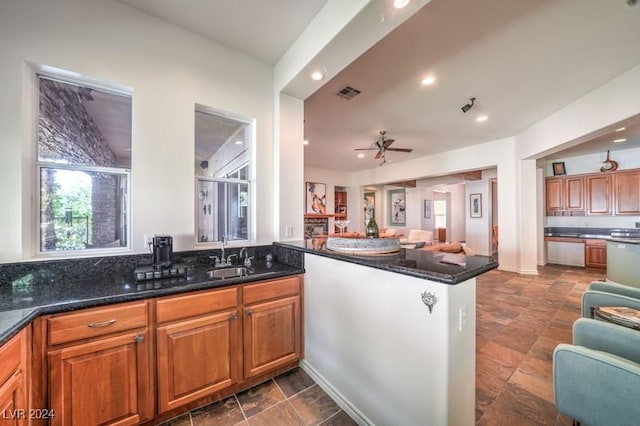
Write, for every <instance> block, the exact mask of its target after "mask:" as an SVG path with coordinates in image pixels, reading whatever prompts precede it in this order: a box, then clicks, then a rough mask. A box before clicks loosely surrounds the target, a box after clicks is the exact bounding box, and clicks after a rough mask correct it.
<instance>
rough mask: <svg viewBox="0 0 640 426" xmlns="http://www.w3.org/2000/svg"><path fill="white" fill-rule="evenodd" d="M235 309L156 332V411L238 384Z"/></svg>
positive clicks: (236, 316) (174, 406)
mask: <svg viewBox="0 0 640 426" xmlns="http://www.w3.org/2000/svg"><path fill="white" fill-rule="evenodd" d="M240 342H241V340H240V327H239V320H238V313H237V311H236V310H230V311H224V312H219V313H215V314H210V315H205V316H202V317H198V318H194V319H189V320H184V321H179V322H176V323H172V324H169V325H164V326H161V327H158V329H157V345H158V347H157V369H158V410H159V412H160V413H164V412H167V411H170V410H173V409H175V408H177V407H179V406H181V405H184V404H186V403H188V402H191V401H195V400H197V399H199V398H202V397H205V396H207V395H209V394H212V393H214V392H217V391H220V390H222V389H225V388H228V387H230V386H231V385H233V384H235V383H237V382H238V381H240V379H241V376H242V368H241V367H242V366H241V365H240V363H239V362H238V360H239V356H240V351H241V349H240V344H241V343H240Z"/></svg>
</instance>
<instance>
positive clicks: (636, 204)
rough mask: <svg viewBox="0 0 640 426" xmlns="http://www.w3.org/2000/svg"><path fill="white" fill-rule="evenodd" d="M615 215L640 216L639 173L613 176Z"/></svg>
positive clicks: (629, 172) (630, 172)
mask: <svg viewBox="0 0 640 426" xmlns="http://www.w3.org/2000/svg"><path fill="white" fill-rule="evenodd" d="M614 194H615V214H617V215H640V171H638V170H633V171H628V172H618V173H616V174H615V175H614Z"/></svg>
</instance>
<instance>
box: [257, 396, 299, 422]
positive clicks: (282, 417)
mask: <svg viewBox="0 0 640 426" xmlns="http://www.w3.org/2000/svg"><path fill="white" fill-rule="evenodd" d="M248 420H249V424H250V425H251V426H275V425H277V426H303V425H304V422H303V421H302V419H300V417H298V414H296V411H295V410H294V409H293V407H292V406H291V404H289V401H283V402H281V403H279V404H277V405H275V406H273V407H271V408H269V409H267V410H265V411H262V412H261V413H259V414H256V415H255V416H253V417H250V418H249V419H248Z"/></svg>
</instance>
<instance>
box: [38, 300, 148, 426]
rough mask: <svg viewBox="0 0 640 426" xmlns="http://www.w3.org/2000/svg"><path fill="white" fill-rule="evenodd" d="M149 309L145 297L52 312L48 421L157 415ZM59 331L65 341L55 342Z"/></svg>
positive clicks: (98, 421) (110, 421) (97, 421)
mask: <svg viewBox="0 0 640 426" xmlns="http://www.w3.org/2000/svg"><path fill="white" fill-rule="evenodd" d="M140 312H143V313H144V314H142V317H141V318H142V323H141V322H140V321H141V320H140V315H139V314H140ZM146 312H147V302H134V303H128V304H120V305H115V306H107V307H102V308H94V309H85V310H82V311H78V312H74V313H71V314H62V315H57V316H52V317H49V318H48V321H47V324H48V329H47V334H48V336H49V342H50V343H49V349H48V350H47V364H48V382H49V403H48V406H49V407H50V408H51V409H52V410H53V411H54V413H55V416H54V417H53V418H52V419H51V422H50V424H52V425H135V424H138V423H141V422H142V421H145V420H149V419H152V418H153V406H154V404H153V403H154V399H153V394H152V393H151V391H152V377H153V375H152V369H151V365H152V363H151V345H150V341H149V333H148V329H147V327H146V325H147V318H146ZM134 313H135V314H136V315H134ZM132 316H135V317H136V318H137V319H136V320H134V321H131V319H132V318H131V317H132ZM105 318H107V319H105ZM80 321H83V322H84V326H83V327H80V326H79V322H80ZM122 324H128V325H122ZM141 326H142V327H141ZM111 327H113V328H111ZM123 328H124V329H125V330H123ZM127 328H129V329H128V330H127ZM63 330H69V331H68V332H63ZM74 330H75V331H74ZM109 330H114V331H113V332H112V333H109ZM88 333H89V334H88ZM74 334H75V335H76V336H78V339H76V340H75V341H74V340H73V336H74ZM59 335H64V336H66V337H65V338H64V339H63V340H62V341H64V342H65V344H64V345H55V344H53V345H52V344H51V342H57V341H58V339H57V337H56V336H59Z"/></svg>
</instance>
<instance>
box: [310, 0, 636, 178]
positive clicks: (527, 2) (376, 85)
mask: <svg viewBox="0 0 640 426" xmlns="http://www.w3.org/2000/svg"><path fill="white" fill-rule="evenodd" d="M638 40H640V7H634V8H630V7H628V6H627V5H626V0H518V1H513V0H483V1H468V0H432V1H431V2H430V3H428V4H427V5H426V6H424V7H423V8H422V9H421V10H419V11H418V12H417V13H416V14H415V15H413V16H412V17H411V18H409V19H408V20H407V21H406V22H405V23H404V24H402V25H401V26H400V27H398V28H397V29H395V30H394V31H393V32H391V33H390V34H389V35H387V36H386V37H385V38H384V39H383V40H381V41H380V42H378V43H377V44H376V45H375V46H373V47H372V48H371V49H370V50H369V51H367V52H366V53H364V54H363V55H362V56H360V57H359V58H358V59H357V60H356V61H354V62H353V63H352V64H351V65H349V66H348V67H347V68H345V69H344V70H343V71H342V72H340V73H339V74H337V75H336V76H335V77H334V78H333V79H332V80H330V81H328V82H327V83H325V84H324V85H323V86H322V87H321V88H320V89H319V90H318V91H316V92H315V93H314V94H313V95H311V96H310V97H309V98H307V99H306V101H305V139H307V140H309V141H310V144H309V145H308V146H306V147H305V165H310V166H316V167H325V168H330V169H337V170H347V171H355V170H362V169H366V168H371V167H377V165H378V164H379V161H378V160H373V156H374V155H375V152H374V151H371V152H369V153H367V157H366V158H365V159H358V158H357V157H356V153H355V152H354V149H355V148H364V147H367V146H371V145H372V143H373V142H374V141H375V139H376V137H377V135H378V132H379V131H380V130H383V129H384V130H388V131H389V136H390V137H391V138H394V139H395V140H396V142H395V143H394V144H393V146H392V147H396V148H413V150H414V151H413V153H411V154H405V153H393V152H392V153H389V154H388V155H387V158H388V159H389V160H391V161H392V162H400V161H404V160H407V159H412V158H416V157H421V156H425V155H430V154H434V153H438V152H443V151H448V150H451V149H455V148H462V147H465V146H470V145H473V144H478V143H482V142H487V141H491V140H495V139H500V138H503V137H509V136H514V135H516V134H518V133H519V132H521V131H523V130H524V129H526V128H527V127H529V126H531V125H533V124H535V123H537V122H539V121H540V120H542V119H543V118H545V117H547V116H549V115H551V114H553V113H554V112H556V111H558V110H559V109H561V108H562V107H564V106H566V105H568V104H570V103H572V102H574V101H575V100H577V99H578V98H580V97H581V96H583V95H585V94H587V93H589V92H591V91H592V90H594V89H596V88H597V87H599V86H601V85H603V84H604V83H606V82H608V81H610V80H611V79H613V78H614V77H616V76H618V75H620V74H621V73H623V72H624V71H626V70H628V69H630V68H632V67H633V66H635V65H636V64H638V63H640V48H638ZM428 74H433V75H434V76H435V77H436V79H437V80H436V83H435V84H434V85H432V86H428V87H424V86H421V85H420V81H421V80H422V78H423V77H424V76H425V75H428ZM345 85H350V86H352V87H355V88H357V89H359V90H361V91H362V94H361V95H358V96H357V97H356V98H354V99H352V100H350V101H347V100H344V99H341V98H339V97H338V96H336V94H335V93H336V92H337V91H338V90H340V89H341V88H342V87H343V86H345ZM471 96H475V97H477V102H476V106H475V107H474V108H473V109H472V110H471V111H470V112H468V113H466V114H464V113H463V112H462V111H461V109H460V108H461V107H462V105H464V104H465V103H466V102H467V101H468V98H469V97H471ZM480 113H483V114H487V115H489V120H488V121H487V122H485V123H482V124H479V123H476V122H475V117H476V115H477V114H480ZM597 149H601V147H600V146H599V147H598V148H597ZM487 154H488V155H490V153H487Z"/></svg>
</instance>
